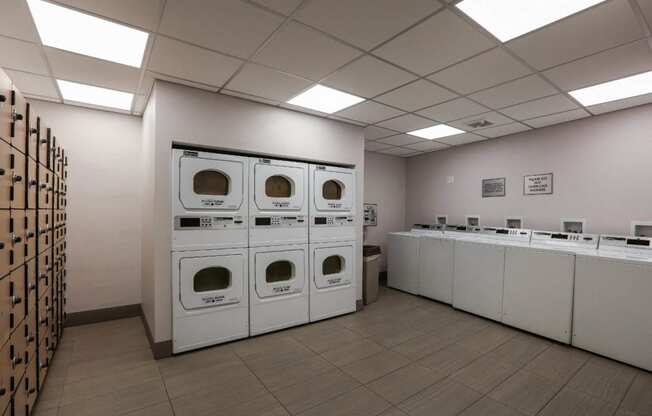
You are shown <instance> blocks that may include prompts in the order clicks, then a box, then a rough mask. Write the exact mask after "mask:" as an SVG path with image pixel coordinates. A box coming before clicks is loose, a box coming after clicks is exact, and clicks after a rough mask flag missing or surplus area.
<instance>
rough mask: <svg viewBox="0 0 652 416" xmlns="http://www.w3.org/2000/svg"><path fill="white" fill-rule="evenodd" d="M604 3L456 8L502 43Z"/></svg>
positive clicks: (552, 1) (546, 0) (469, 1)
mask: <svg viewBox="0 0 652 416" xmlns="http://www.w3.org/2000/svg"><path fill="white" fill-rule="evenodd" d="M604 1H605V0H498V1H497V0H464V1H462V2H460V3H458V4H457V7H458V8H459V9H460V10H462V11H463V12H464V13H466V14H467V15H468V16H469V17H470V18H471V19H473V20H475V21H476V22H477V23H478V24H479V25H480V26H482V27H484V28H485V29H487V30H488V31H489V32H491V34H492V35H494V36H495V37H497V38H498V39H500V40H501V41H502V42H507V41H508V40H511V39H514V38H517V37H519V36H521V35H524V34H526V33H529V32H532V31H533V30H535V29H538V28H540V27H542V26H545V25H548V24H550V23H552V22H556V21H557V20H560V19H563V18H564V17H567V16H570V15H572V14H575V13H577V12H579V11H582V10H584V9H588V8H589V7H591V6H595V5H596V4H599V3H602V2H604Z"/></svg>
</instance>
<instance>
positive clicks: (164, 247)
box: [142, 81, 364, 342]
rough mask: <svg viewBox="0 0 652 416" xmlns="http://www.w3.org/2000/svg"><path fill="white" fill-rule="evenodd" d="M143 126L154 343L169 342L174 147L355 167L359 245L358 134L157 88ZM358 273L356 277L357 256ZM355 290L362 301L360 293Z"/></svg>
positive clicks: (280, 112)
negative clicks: (172, 149)
mask: <svg viewBox="0 0 652 416" xmlns="http://www.w3.org/2000/svg"><path fill="white" fill-rule="evenodd" d="M144 118H145V120H144V123H145V126H146V131H149V133H147V134H146V135H145V136H144V140H145V143H144V149H146V150H147V152H148V153H149V154H146V155H144V159H145V166H148V168H147V170H146V172H145V175H144V182H143V183H144V184H145V185H146V187H149V189H150V190H151V189H153V192H154V193H153V195H151V198H150V197H148V198H147V199H146V203H145V204H144V207H143V213H144V214H145V217H147V216H151V218H145V220H146V223H145V225H144V230H145V232H144V233H143V249H144V254H145V256H144V257H143V261H144V262H143V268H142V270H143V289H144V291H145V292H144V293H143V299H144V304H145V309H146V311H148V312H146V315H147V320H148V323H149V326H150V328H152V330H153V332H154V340H155V341H156V342H160V341H166V340H169V339H170V338H171V329H172V328H171V321H172V319H171V296H170V240H171V236H170V229H171V227H170V224H171V222H172V219H171V218H172V217H171V204H170V187H171V172H170V159H171V145H172V143H173V142H177V143H186V144H194V145H201V146H208V147H212V148H216V149H226V150H236V151H242V152H252V153H254V152H255V153H259V154H266V155H270V156H273V155H278V156H282V157H287V158H293V159H302V160H310V161H321V162H332V163H344V164H351V165H355V166H356V168H357V169H358V178H357V179H358V181H357V182H358V192H357V200H358V204H357V205H358V206H357V209H358V210H359V212H360V215H358V216H357V218H358V224H359V226H360V227H359V232H358V242H359V243H361V242H362V221H361V212H362V196H363V194H362V188H363V172H364V139H363V133H362V128H360V127H356V126H352V125H349V124H344V123H340V122H336V121H332V120H327V119H323V118H319V117H314V116H311V115H307V114H303V113H298V112H294V111H290V110H285V109H281V108H276V107H271V106H266V105H263V104H258V103H253V102H249V101H245V100H241V99H238V98H233V97H228V96H225V95H220V94H214V93H210V92H206V91H201V90H196V89H193V88H189V87H184V86H180V85H175V84H170V83H166V82H160V81H159V82H157V83H156V85H155V87H154V95H153V96H152V98H151V99H150V103H149V105H148V108H147V110H146V111H145V116H144ZM151 166H153V168H151ZM150 192H151V191H150ZM150 221H151V223H150ZM149 244H152V246H149ZM361 250H362V249H361V248H360V251H361ZM357 268H358V273H357V275H358V276H360V277H361V275H362V274H361V270H362V259H361V256H360V259H359V261H358V267H357ZM358 290H359V293H358V298H361V285H358ZM150 303H153V304H150Z"/></svg>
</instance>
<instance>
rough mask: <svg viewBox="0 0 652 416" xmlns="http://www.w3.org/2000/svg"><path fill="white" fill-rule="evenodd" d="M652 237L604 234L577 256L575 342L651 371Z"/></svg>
mask: <svg viewBox="0 0 652 416" xmlns="http://www.w3.org/2000/svg"><path fill="white" fill-rule="evenodd" d="M651 294H652V238H645V237H621V236H601V237H600V246H599V249H598V250H597V251H596V252H593V253H590V254H589V253H584V254H580V255H578V256H577V259H576V265H575V302H574V309H573V310H574V315H573V341H572V343H573V345H575V346H577V347H579V348H583V349H586V350H589V351H592V352H595V353H597V354H600V355H604V356H607V357H610V358H613V359H615V360H619V361H623V362H625V363H628V364H632V365H635V366H637V367H640V368H644V369H646V370H648V371H652V347H651V345H652V306H651V304H650V296H651Z"/></svg>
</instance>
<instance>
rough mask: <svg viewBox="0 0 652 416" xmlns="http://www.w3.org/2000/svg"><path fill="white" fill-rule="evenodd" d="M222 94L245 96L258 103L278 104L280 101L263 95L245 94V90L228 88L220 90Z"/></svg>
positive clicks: (246, 98)
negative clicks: (239, 90)
mask: <svg viewBox="0 0 652 416" xmlns="http://www.w3.org/2000/svg"><path fill="white" fill-rule="evenodd" d="M220 94H224V95H229V96H231V97H237V98H243V99H245V100H249V101H255V102H257V103H263V104H269V105H278V104H279V102H278V101H276V100H270V99H267V98H263V97H258V96H256V95H251V94H245V93H244V92H238V91H230V90H226V89H222V90H220Z"/></svg>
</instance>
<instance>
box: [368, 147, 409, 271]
mask: <svg viewBox="0 0 652 416" xmlns="http://www.w3.org/2000/svg"><path fill="white" fill-rule="evenodd" d="M407 160H408V159H406V158H403V157H397V156H389V155H383V154H380V153H373V152H365V161H364V202H365V203H370V204H378V225H377V226H375V227H371V226H369V227H365V236H364V239H365V244H374V245H380V246H381V250H382V255H381V258H380V270H381V271H384V270H385V269H386V251H387V248H386V241H387V233H390V232H393V231H403V230H404V229H405V197H406V194H405V192H406V188H407Z"/></svg>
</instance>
